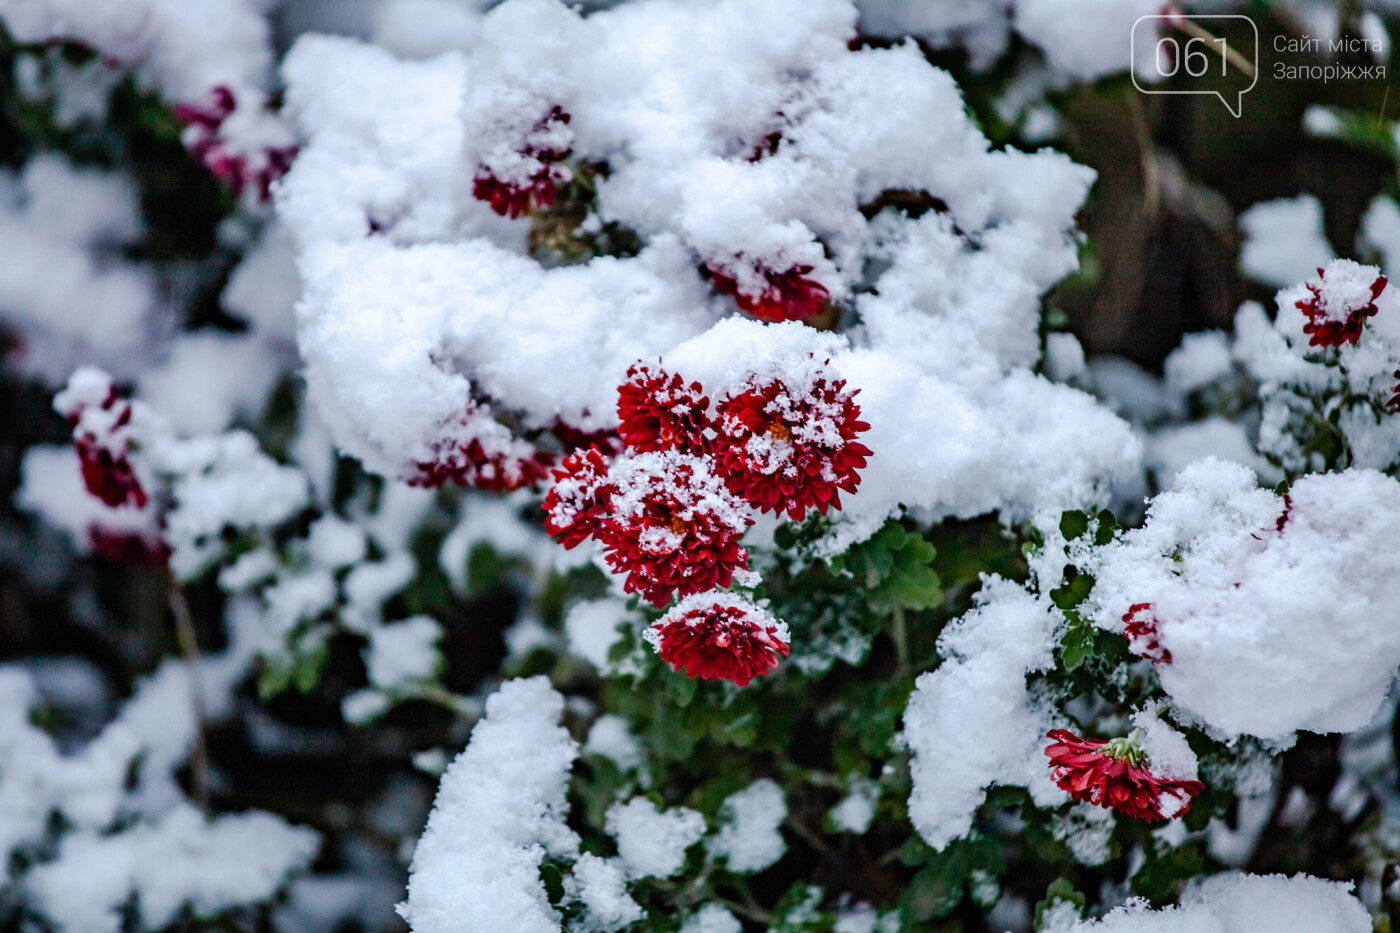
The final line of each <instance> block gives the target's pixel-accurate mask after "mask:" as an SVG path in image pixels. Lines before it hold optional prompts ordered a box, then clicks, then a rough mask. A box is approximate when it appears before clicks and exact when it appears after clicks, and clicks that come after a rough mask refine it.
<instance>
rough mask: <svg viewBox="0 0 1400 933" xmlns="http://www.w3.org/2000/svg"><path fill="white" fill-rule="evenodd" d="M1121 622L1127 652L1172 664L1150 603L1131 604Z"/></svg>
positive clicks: (1156, 661)
mask: <svg viewBox="0 0 1400 933" xmlns="http://www.w3.org/2000/svg"><path fill="white" fill-rule="evenodd" d="M1280 521H1282V519H1280ZM1123 621H1124V622H1125V623H1126V624H1125V625H1124V627H1123V635H1124V636H1125V637H1126V638H1127V639H1128V650H1129V651H1131V652H1132V653H1133V654H1135V655H1137V656H1138V657H1140V658H1147V659H1148V660H1149V661H1152V662H1153V663H1161V664H1170V663H1172V653H1171V652H1170V651H1168V650H1167V649H1166V648H1163V647H1162V642H1161V640H1160V638H1159V636H1158V633H1157V624H1158V623H1157V617H1156V616H1155V615H1153V613H1152V604H1151V603H1133V605H1132V606H1130V607H1129V608H1128V611H1127V612H1125V613H1123Z"/></svg>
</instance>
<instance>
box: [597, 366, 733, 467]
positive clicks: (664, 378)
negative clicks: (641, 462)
mask: <svg viewBox="0 0 1400 933" xmlns="http://www.w3.org/2000/svg"><path fill="white" fill-rule="evenodd" d="M709 407H710V399H709V397H708V396H707V395H705V390H704V388H703V387H702V386H701V385H700V383H698V382H691V383H690V384H689V385H687V384H686V382H685V380H684V379H682V378H681V376H680V375H679V374H678V373H672V372H668V371H667V370H666V369H665V368H664V367H663V366H662V365H661V364H660V363H659V362H658V363H655V364H653V363H645V362H642V361H638V362H637V363H634V364H633V365H632V367H631V368H630V369H628V370H627V381H626V382H624V383H622V385H620V386H618V387H617V418H618V421H619V422H621V427H620V428H619V431H620V433H621V435H622V439H623V440H624V441H625V442H626V443H627V446H629V447H631V448H632V449H633V450H636V451H640V452H647V451H652V450H680V451H682V452H684V453H689V454H703V453H705V452H706V451H707V450H708V449H709V446H710V439H709V435H710V434H712V433H713V431H712V430H711V428H710V420H709V416H708V415H707V414H706V412H707V410H708V409H709Z"/></svg>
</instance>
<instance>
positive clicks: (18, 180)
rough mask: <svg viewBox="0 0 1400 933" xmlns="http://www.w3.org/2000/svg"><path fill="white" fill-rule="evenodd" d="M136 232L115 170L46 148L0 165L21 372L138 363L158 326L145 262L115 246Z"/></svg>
mask: <svg viewBox="0 0 1400 933" xmlns="http://www.w3.org/2000/svg"><path fill="white" fill-rule="evenodd" d="M2 9H3V3H0V10H2ZM141 235H142V222H141V213H140V205H139V203H138V200H137V192H136V187H135V186H134V185H133V184H131V182H130V180H129V179H127V178H125V177H123V176H121V175H117V174H113V173H107V172H101V171H97V170H95V169H79V168H75V167H73V166H72V165H70V164H69V163H68V162H67V161H66V160H65V159H64V158H63V157H62V156H59V155H55V154H50V153H44V154H40V155H37V156H35V157H34V158H33V159H31V160H30V161H29V163H28V164H27V165H26V166H25V168H24V171H23V172H22V173H21V174H20V175H19V176H14V175H11V174H10V173H8V172H0V256H4V257H5V260H4V262H0V308H3V309H4V324H5V326H6V327H7V328H9V329H12V330H13V331H14V332H15V336H16V337H17V338H18V340H19V347H18V349H17V350H16V352H15V353H14V354H12V360H13V361H14V362H15V363H16V364H17V365H18V366H19V368H20V369H21V370H22V371H23V372H25V373H26V374H28V375H32V376H36V377H38V378H40V379H43V380H44V381H46V382H48V383H50V384H55V385H56V384H60V383H61V382H62V381H63V380H64V379H66V378H67V377H68V375H69V373H71V372H72V371H73V370H74V369H75V368H77V367H78V366H79V365H82V364H87V363H97V364H100V365H104V366H108V367H111V368H112V369H113V372H115V374H116V375H117V376H118V378H130V377H131V376H133V375H135V373H137V372H138V371H139V370H140V367H141V366H142V364H143V363H144V362H145V361H146V360H147V359H148V358H149V356H150V353H151V346H152V344H153V343H154V341H155V338H156V337H158V336H159V332H160V329H161V327H160V324H161V321H160V314H159V300H158V298H157V295H156V277H155V274H154V272H153V271H152V270H151V269H150V268H149V267H147V266H143V265H138V264H136V263H132V262H130V261H128V260H126V259H125V258H123V256H122V250H123V248H125V247H128V246H131V245H132V244H133V243H134V242H135V241H136V240H138V239H139V238H140V237H141Z"/></svg>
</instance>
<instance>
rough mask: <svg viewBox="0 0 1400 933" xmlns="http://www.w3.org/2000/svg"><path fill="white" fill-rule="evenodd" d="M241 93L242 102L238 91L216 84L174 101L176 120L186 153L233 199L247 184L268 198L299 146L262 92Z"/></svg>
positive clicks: (261, 196) (245, 91)
mask: <svg viewBox="0 0 1400 933" xmlns="http://www.w3.org/2000/svg"><path fill="white" fill-rule="evenodd" d="M241 97H242V102H241V103H240V92H237V91H235V90H234V89H233V88H231V87H229V86H228V85H227V84H218V85H215V86H214V87H213V88H211V89H210V90H209V92H208V94H207V95H206V96H205V98H204V99H203V100H200V101H198V102H188V101H187V102H185V103H182V104H177V105H176V106H175V119H176V120H178V121H180V122H181V123H182V124H184V127H185V129H184V132H183V133H182V134H181V138H182V140H183V141H184V144H185V148H186V149H188V150H189V152H190V155H192V156H194V157H195V158H197V159H199V160H200V161H201V162H203V163H204V164H205V165H206V166H207V167H208V168H209V171H210V172H212V173H213V174H214V177H215V178H217V179H218V180H219V181H220V182H222V183H223V184H224V185H225V186H226V187H227V188H228V189H229V190H230V191H232V192H233V195H234V197H239V196H241V195H242V194H243V192H244V190H246V189H248V188H250V187H251V188H252V189H254V190H256V191H257V195H258V199H259V200H262V201H266V200H268V199H269V198H270V197H271V196H272V183H273V182H275V181H276V180H277V179H279V178H281V177H282V176H283V175H285V174H287V170H288V169H290V168H291V167H292V159H294V158H295V157H296V154H297V145H296V141H295V139H294V138H293V136H292V133H291V130H290V129H289V128H288V127H287V125H286V124H285V123H283V122H282V120H281V119H280V118H279V117H277V116H276V115H274V114H272V113H271V112H269V111H268V110H267V109H266V108H264V107H263V106H262V103H261V97H262V95H261V94H260V93H258V92H256V91H252V90H251V89H242V91H241ZM249 101H251V102H252V103H249Z"/></svg>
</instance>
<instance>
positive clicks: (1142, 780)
mask: <svg viewBox="0 0 1400 933" xmlns="http://www.w3.org/2000/svg"><path fill="white" fill-rule="evenodd" d="M1134 735H1136V733H1135V734H1134ZM1049 737H1050V738H1051V739H1054V740H1055V741H1054V742H1053V743H1052V744H1051V745H1049V746H1047V747H1046V749H1045V754H1046V756H1048V757H1049V759H1050V776H1051V777H1052V778H1053V779H1054V781H1055V783H1056V784H1058V785H1059V786H1060V789H1061V790H1063V791H1065V792H1066V793H1068V794H1069V795H1070V796H1071V797H1073V798H1074V799H1075V800H1080V801H1083V802H1084V803H1091V804H1094V805H1095V806H1100V807H1105V808H1107V807H1112V808H1113V809H1115V810H1119V811H1121V812H1123V813H1126V814H1127V815H1128V816H1131V817H1132V818H1133V819H1135V820H1142V821H1143V822H1145V823H1160V822H1162V821H1163V820H1168V819H1172V818H1174V817H1178V816H1185V815H1186V813H1187V811H1189V810H1190V809H1191V800H1192V798H1194V797H1195V796H1196V795H1197V794H1199V793H1200V792H1201V791H1202V790H1204V789H1205V785H1204V784H1202V783H1201V782H1200V781H1176V780H1168V779H1166V778H1160V777H1157V776H1156V775H1154V774H1153V773H1152V772H1151V771H1149V770H1148V769H1147V767H1146V764H1147V756H1146V754H1145V753H1144V752H1143V750H1142V747H1141V746H1140V745H1138V743H1137V741H1136V739H1135V738H1134V737H1131V736H1130V737H1128V738H1119V739H1112V740H1109V741H1106V740H1104V739H1081V738H1080V737H1079V736H1077V735H1075V734H1074V733H1073V732H1070V731H1069V730H1068V729H1051V730H1050V732H1049Z"/></svg>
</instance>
